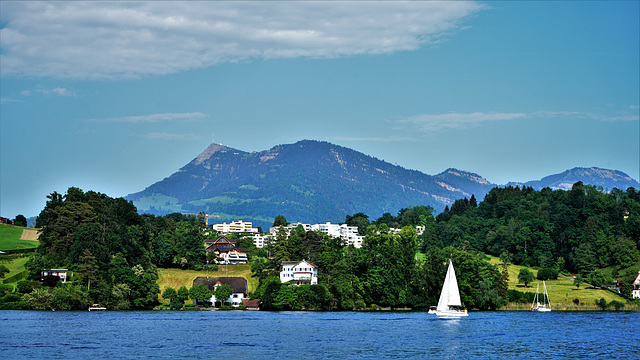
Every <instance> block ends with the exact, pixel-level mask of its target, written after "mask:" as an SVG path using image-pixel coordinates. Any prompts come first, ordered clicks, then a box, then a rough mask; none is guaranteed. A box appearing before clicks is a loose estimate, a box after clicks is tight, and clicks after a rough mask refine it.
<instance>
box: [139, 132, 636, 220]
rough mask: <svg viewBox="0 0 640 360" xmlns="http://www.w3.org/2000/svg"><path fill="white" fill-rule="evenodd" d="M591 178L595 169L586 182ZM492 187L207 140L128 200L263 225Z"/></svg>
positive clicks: (383, 165)
mask: <svg viewBox="0 0 640 360" xmlns="http://www.w3.org/2000/svg"><path fill="white" fill-rule="evenodd" d="M599 170H601V171H600V173H601V174H603V175H604V174H605V173H606V172H607V171H608V172H609V173H611V174H618V173H619V174H622V175H621V177H620V178H621V179H625V176H626V178H628V179H630V180H625V181H626V182H620V181H618V180H616V181H617V182H616V183H619V184H620V185H621V186H617V187H619V188H623V189H626V188H627V187H628V186H626V187H625V186H624V185H622V184H635V186H634V185H629V186H634V187H636V188H637V187H638V183H637V182H636V181H635V180H633V179H631V178H630V177H628V176H627V175H625V174H623V173H620V172H616V171H612V170H606V171H605V170H603V169H599ZM569 171H571V170H569ZM609 173H606V174H609ZM558 175H561V174H558ZM554 176H556V175H552V176H550V177H554ZM550 177H547V178H550ZM547 178H544V179H542V180H539V181H538V182H536V184H538V183H539V186H542V187H544V186H548V185H544V184H545V183H547V182H557V181H564V180H562V179H570V178H571V177H566V176H565V177H562V178H561V179H560V180H556V178H553V179H551V180H546V179H547ZM596 178H597V176H596V175H595V174H594V175H593V178H589V179H592V180H594V181H595V180H597V179H596ZM616 179H617V177H616ZM580 180H581V181H583V183H585V184H590V183H591V182H589V180H588V179H587V178H585V179H580ZM574 182H575V181H574ZM560 183H562V182H560ZM525 184H527V183H525ZM496 186H498V185H496V184H492V183H490V182H489V181H487V180H486V179H484V178H483V177H481V176H480V175H478V174H473V173H469V172H465V171H462V170H457V169H447V170H445V171H444V172H442V173H440V174H437V175H433V176H432V175H427V174H424V173H422V172H419V171H416V170H409V169H405V168H403V167H401V166H397V165H393V164H390V163H388V162H385V161H382V160H379V159H376V158H374V157H371V156H368V155H365V154H363V153H360V152H357V151H355V150H352V149H349V148H345V147H342V146H338V145H334V144H331V143H328V142H322V141H314V140H302V141H299V142H297V143H295V144H286V145H278V146H275V147H273V148H272V149H269V150H265V151H260V152H252V153H249V152H245V151H241V150H237V149H233V148H230V147H227V146H223V145H219V144H215V143H212V144H211V145H209V146H208V147H207V148H206V149H205V150H204V151H203V152H202V153H200V154H199V155H198V156H197V157H196V158H195V159H193V160H192V161H191V162H189V163H188V164H187V165H185V166H184V167H182V168H181V169H179V170H178V171H177V172H176V173H174V174H172V175H171V176H169V177H167V178H165V179H163V180H161V181H159V182H156V183H155V184H153V185H151V186H149V187H147V188H146V189H144V190H143V191H141V192H138V193H134V194H131V195H128V196H127V197H126V198H127V199H128V200H132V201H133V202H134V204H135V205H136V207H137V208H138V209H139V211H141V212H148V213H154V214H157V215H163V214H167V213H171V212H182V213H199V212H205V213H207V214H210V215H213V216H215V217H217V218H218V220H215V219H214V220H213V221H220V222H222V221H227V222H229V221H232V220H238V219H242V220H245V221H253V222H254V224H255V225H257V226H263V227H267V226H269V225H271V223H272V222H273V218H274V217H275V216H276V215H278V214H282V215H284V216H285V217H286V218H287V219H289V220H291V221H300V222H306V223H317V222H325V221H331V222H341V221H344V218H345V215H347V214H354V213H357V212H363V213H365V214H367V215H369V216H370V217H371V218H372V219H375V218H377V217H380V216H381V215H382V214H383V213H385V212H390V213H392V214H395V213H397V212H398V211H399V210H400V209H401V208H406V207H408V206H415V205H429V206H432V207H433V208H434V209H435V210H436V212H440V211H442V209H444V207H445V206H446V205H449V204H452V203H453V202H454V201H455V200H457V199H461V198H464V197H467V198H468V197H470V196H471V195H472V194H473V195H475V197H476V198H477V199H478V200H482V199H483V198H484V196H485V194H486V193H487V192H488V191H489V190H491V189H492V188H493V187H496ZM527 186H534V185H527ZM536 186H538V185H536ZM600 186H602V185H600ZM534 187H535V186H534ZM603 187H605V186H603Z"/></svg>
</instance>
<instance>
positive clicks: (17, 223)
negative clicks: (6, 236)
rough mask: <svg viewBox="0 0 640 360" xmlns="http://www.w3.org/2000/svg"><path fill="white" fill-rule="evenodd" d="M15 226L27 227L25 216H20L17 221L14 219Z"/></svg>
mask: <svg viewBox="0 0 640 360" xmlns="http://www.w3.org/2000/svg"><path fill="white" fill-rule="evenodd" d="M13 225H15V226H22V227H27V218H26V217H24V215H22V214H19V215H18V216H16V218H15V219H13Z"/></svg>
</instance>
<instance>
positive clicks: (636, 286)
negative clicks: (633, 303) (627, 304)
mask: <svg viewBox="0 0 640 360" xmlns="http://www.w3.org/2000/svg"><path fill="white" fill-rule="evenodd" d="M631 297H632V298H634V299H640V271H638V277H636V280H635V281H634V282H633V290H632V291H631Z"/></svg>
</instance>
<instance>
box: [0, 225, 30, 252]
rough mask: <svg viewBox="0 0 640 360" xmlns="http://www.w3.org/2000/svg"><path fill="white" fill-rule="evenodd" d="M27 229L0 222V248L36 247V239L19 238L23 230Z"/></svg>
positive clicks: (3, 249) (4, 249)
mask: <svg viewBox="0 0 640 360" xmlns="http://www.w3.org/2000/svg"><path fill="white" fill-rule="evenodd" d="M25 229H26V230H34V229H27V228H23V227H19V226H13V225H6V224H0V250H2V251H6V250H16V249H32V248H35V247H38V241H37V240H36V241H34V240H21V239H20V237H22V232H23V230H25Z"/></svg>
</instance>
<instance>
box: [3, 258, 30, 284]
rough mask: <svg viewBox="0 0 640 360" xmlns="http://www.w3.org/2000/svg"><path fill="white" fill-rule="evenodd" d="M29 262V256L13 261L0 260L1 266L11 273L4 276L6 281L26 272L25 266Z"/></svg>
mask: <svg viewBox="0 0 640 360" xmlns="http://www.w3.org/2000/svg"><path fill="white" fill-rule="evenodd" d="M27 260H29V257H27V256H25V257H22V258H17V259H11V260H0V265H4V266H6V267H7V269H9V273H8V274H6V275H5V276H4V279H6V278H8V277H11V276H13V275H15V274H17V273H19V272H22V271H24V264H25V263H26V262H27ZM4 279H2V280H4Z"/></svg>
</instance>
